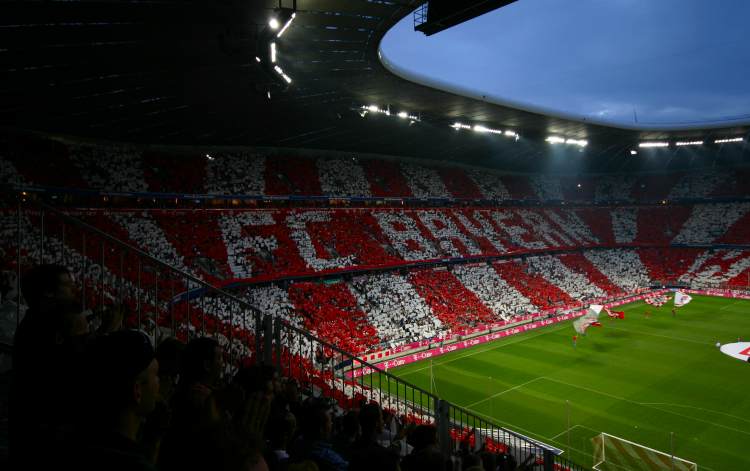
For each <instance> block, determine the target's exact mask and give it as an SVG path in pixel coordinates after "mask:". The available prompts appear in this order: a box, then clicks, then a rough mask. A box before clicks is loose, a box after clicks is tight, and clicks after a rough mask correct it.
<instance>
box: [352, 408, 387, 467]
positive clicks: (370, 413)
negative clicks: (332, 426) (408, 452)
mask: <svg viewBox="0 0 750 471" xmlns="http://www.w3.org/2000/svg"><path fill="white" fill-rule="evenodd" d="M359 426H360V429H361V433H362V436H361V437H360V439H359V440H357V441H356V442H355V443H354V444H353V446H352V455H351V456H352V459H351V467H352V469H357V470H360V469H361V470H383V471H388V470H397V469H398V460H399V456H398V452H397V451H396V450H394V449H391V448H385V447H384V446H382V445H380V444H379V443H378V441H377V440H378V436H379V435H380V434H381V433H382V432H383V412H382V410H381V409H380V406H379V405H377V404H375V403H370V404H366V405H364V406H363V407H362V408H361V409H360V411H359Z"/></svg>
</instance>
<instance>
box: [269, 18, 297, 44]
mask: <svg viewBox="0 0 750 471" xmlns="http://www.w3.org/2000/svg"><path fill="white" fill-rule="evenodd" d="M296 16H297V13H295V12H292V16H290V17H289V19H288V20H287V22H286V23H284V27H283V28H281V31H279V34H277V35H276V37H277V38H280V37H281V35H282V34H284V31H286V29H287V28H288V27H289V25H290V24H292V20H294V17H296ZM274 29H276V28H274Z"/></svg>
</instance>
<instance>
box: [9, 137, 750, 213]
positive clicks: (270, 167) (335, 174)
mask: <svg viewBox="0 0 750 471" xmlns="http://www.w3.org/2000/svg"><path fill="white" fill-rule="evenodd" d="M0 175H2V176H3V181H7V182H12V183H15V184H24V185H36V186H49V187H57V188H76V189H91V190H104V191H110V192H138V193H142V192H156V193H176V194H187V195H192V194H221V195H254V196H259V195H298V196H320V195H329V196H360V197H367V196H376V197H403V198H406V197H417V198H458V199H470V200H495V201H505V200H508V199H514V200H566V201H574V202H579V201H585V202H602V201H618V202H622V201H632V202H639V201H647V202H658V201H661V200H670V201H671V200H675V199H679V198H712V197H717V196H721V197H726V196H746V195H748V194H750V188H748V186H747V184H746V182H744V181H743V179H742V178H741V176H738V175H737V174H736V172H733V171H730V170H718V169H714V170H711V171H695V172H692V173H685V172H678V173H669V174H649V175H597V176H588V177H586V176H582V177H567V176H563V177H556V176H551V175H520V174H514V175H507V174H501V173H497V172H494V171H492V170H488V169H480V168H464V167H456V166H449V165H447V164H443V165H439V164H436V163H432V162H419V163H417V162H416V161H411V160H409V161H406V160H403V161H400V160H399V161H397V160H387V159H385V158H383V159H378V158H374V157H373V158H370V157H368V158H364V157H353V156H347V157H332V156H326V157H306V156H295V155H285V154H283V153H282V154H277V153H269V154H263V153H259V152H257V151H245V152H242V151H232V152H227V151H224V150H221V149H217V150H215V151H213V150H210V149H196V150H185V149H180V148H175V149H173V150H164V149H161V148H160V149H158V150H152V149H149V148H145V149H140V148H137V147H135V146H132V145H124V144H123V145H120V144H97V145H92V144H75V143H69V142H63V141H59V140H55V139H43V138H23V139H14V140H8V139H6V140H5V141H3V140H1V139H0Z"/></svg>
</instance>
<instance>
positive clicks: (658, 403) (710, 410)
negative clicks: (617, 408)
mask: <svg viewBox="0 0 750 471" xmlns="http://www.w3.org/2000/svg"><path fill="white" fill-rule="evenodd" d="M640 404H643V405H647V406H672V407H684V408H686V409H695V410H702V411H704V412H710V413H712V414H719V415H725V416H727V417H731V418H733V419H737V420H739V421H741V422H747V423H749V424H750V420H748V419H743V418H742V417H740V416H738V415H733V414H728V413H726V412H721V411H718V410H713V409H705V408H703V407H697V406H688V405H686V404H675V403H674V402H641V403H640Z"/></svg>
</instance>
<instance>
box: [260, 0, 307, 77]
mask: <svg viewBox="0 0 750 471" xmlns="http://www.w3.org/2000/svg"><path fill="white" fill-rule="evenodd" d="M283 10H284V9H282V10H277V11H276V14H277V15H278V14H282V16H283V13H284V11H283ZM286 10H287V11H288V9H286ZM296 16H297V13H296V12H292V13H291V15H290V16H289V19H288V20H287V21H286V22H285V23H284V25H283V26H282V25H281V22H279V19H278V18H276V17H275V16H274V17H271V18H270V19H269V20H268V28H269V29H270V30H271V31H277V30H278V33H274V36H275V38H274V39H273V40H271V41H270V42H269V43H268V48H269V51H268V56H267V57H266V58H265V60H267V61H269V62H270V63H271V64H276V63H277V62H278V59H279V50H278V48H277V47H276V41H275V39H276V38H280V37H281V35H283V34H284V32H285V31H286V30H287V29H288V28H289V26H290V25H291V24H292V21H294V18H295V17H296ZM279 28H281V29H279ZM255 61H256V62H258V63H259V64H261V63H263V59H261V58H260V57H259V56H255ZM273 70H274V71H275V72H276V73H277V74H279V76H280V77H281V78H282V79H284V81H285V82H286V83H287V84H290V83H292V78H291V77H289V75H287V74H286V73H285V72H284V70H283V69H282V68H281V67H279V66H278V65H273Z"/></svg>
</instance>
